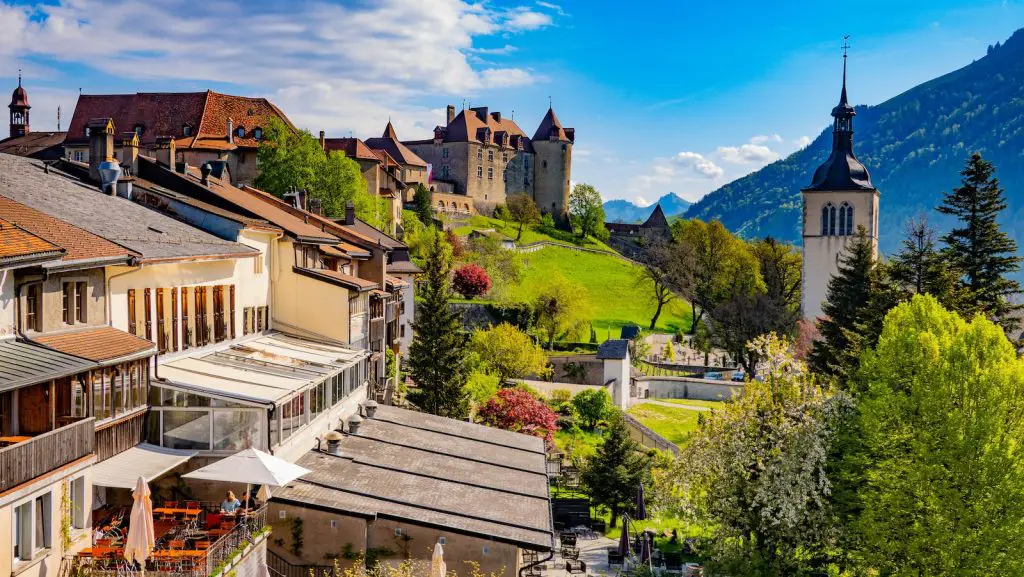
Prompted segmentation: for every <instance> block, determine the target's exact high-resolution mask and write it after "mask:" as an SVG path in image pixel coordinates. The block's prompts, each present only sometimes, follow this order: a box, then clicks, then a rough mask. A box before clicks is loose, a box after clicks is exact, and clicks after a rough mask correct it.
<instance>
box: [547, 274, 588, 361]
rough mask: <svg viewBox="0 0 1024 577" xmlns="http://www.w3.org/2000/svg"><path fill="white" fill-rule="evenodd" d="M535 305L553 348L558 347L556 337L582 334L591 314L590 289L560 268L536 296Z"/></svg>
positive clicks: (550, 345) (549, 343)
mask: <svg viewBox="0 0 1024 577" xmlns="http://www.w3.org/2000/svg"><path fill="white" fill-rule="evenodd" d="M533 309H534V312H535V314H536V315H537V328H538V329H539V330H540V332H541V334H543V335H544V338H545V339H546V340H547V341H548V348H549V349H551V348H553V347H554V344H555V339H557V338H561V337H562V336H563V335H568V336H570V337H575V338H579V335H581V334H583V331H584V330H585V329H586V327H587V321H588V320H589V317H590V301H589V299H588V297H587V290H586V289H585V288H583V287H582V286H581V285H578V284H576V283H573V282H570V281H568V280H566V278H565V277H563V276H562V275H560V274H558V273H557V272H555V273H554V274H552V275H551V278H550V279H549V281H548V283H547V286H545V287H544V288H543V289H541V291H540V294H539V295H537V298H536V299H534V303H533Z"/></svg>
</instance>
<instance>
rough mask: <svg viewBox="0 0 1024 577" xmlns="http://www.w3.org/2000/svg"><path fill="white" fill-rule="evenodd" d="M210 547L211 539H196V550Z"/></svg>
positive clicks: (204, 549)
mask: <svg viewBox="0 0 1024 577" xmlns="http://www.w3.org/2000/svg"><path fill="white" fill-rule="evenodd" d="M209 548H210V542H209V541H196V550H197V551H206V550H207V549H209Z"/></svg>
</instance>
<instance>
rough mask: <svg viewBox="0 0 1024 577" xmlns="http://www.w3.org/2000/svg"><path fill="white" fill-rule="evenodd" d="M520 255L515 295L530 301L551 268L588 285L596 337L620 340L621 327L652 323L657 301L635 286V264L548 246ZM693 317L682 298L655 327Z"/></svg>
mask: <svg viewBox="0 0 1024 577" xmlns="http://www.w3.org/2000/svg"><path fill="white" fill-rule="evenodd" d="M522 259H523V279H522V281H521V282H520V283H519V286H517V287H516V288H515V290H514V291H513V293H512V294H513V298H514V299H515V300H517V301H525V302H530V301H532V300H533V299H534V298H535V297H536V296H537V294H539V292H540V291H541V289H542V288H543V287H544V286H545V284H546V283H547V281H548V280H549V279H550V278H551V273H552V271H558V272H559V273H561V274H562V276H564V277H565V278H566V279H568V280H570V281H572V282H575V283H579V284H581V285H583V287H584V288H586V289H587V294H588V296H589V298H590V306H591V308H592V309H593V319H592V322H593V324H594V330H596V331H597V340H598V341H604V340H605V339H608V338H618V337H619V329H621V328H622V327H623V325H628V324H637V325H640V326H642V327H647V326H648V325H649V324H650V322H651V316H653V315H654V309H655V305H654V304H653V303H652V302H651V301H650V299H649V298H648V294H647V292H648V290H649V289H647V288H637V287H636V284H635V283H636V278H637V271H638V266H637V265H634V264H632V263H629V262H627V261H624V260H622V259H620V258H617V257H613V256H605V255H601V254H594V253H586V252H579V251H574V250H570V249H567V248H558V247H550V246H549V247H546V248H543V249H541V250H539V251H537V252H533V253H529V254H524V255H523V256H522ZM689 318H690V308H689V306H687V305H686V303H684V302H683V301H681V300H676V301H673V302H671V303H669V305H668V306H667V307H666V308H665V310H662V313H661V317H660V318H659V319H658V326H657V329H658V330H659V331H664V332H675V331H677V330H678V329H680V328H688V327H689V326H690V321H689Z"/></svg>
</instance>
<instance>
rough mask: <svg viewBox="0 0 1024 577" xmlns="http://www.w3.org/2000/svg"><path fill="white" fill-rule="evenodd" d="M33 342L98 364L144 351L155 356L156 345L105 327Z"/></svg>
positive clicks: (77, 331)
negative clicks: (153, 353)
mask: <svg viewBox="0 0 1024 577" xmlns="http://www.w3.org/2000/svg"><path fill="white" fill-rule="evenodd" d="M32 340H34V341H35V342H37V343H39V344H41V345H44V346H46V347H49V348H51V349H55V350H58V351H60V352H62V353H67V354H69V355H74V356H76V357H82V358H83V359H89V360H90V361H95V362H98V363H102V362H104V361H109V360H113V359H119V358H122V357H127V356H132V355H136V354H142V353H145V352H147V351H148V352H156V351H155V349H156V345H154V344H153V343H152V342H151V341H147V340H146V339H143V338H140V337H137V336H135V335H133V334H131V333H126V332H124V331H119V330H117V329H115V328H113V327H108V326H101V327H92V328H87V329H82V330H76V331H71V332H66V333H57V334H52V335H44V336H41V337H35V338H34V339H32Z"/></svg>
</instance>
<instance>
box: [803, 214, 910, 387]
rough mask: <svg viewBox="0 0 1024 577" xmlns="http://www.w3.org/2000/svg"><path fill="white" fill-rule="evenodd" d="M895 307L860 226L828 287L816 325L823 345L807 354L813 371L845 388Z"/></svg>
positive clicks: (891, 289) (844, 252)
mask: <svg viewBox="0 0 1024 577" xmlns="http://www.w3.org/2000/svg"><path fill="white" fill-rule="evenodd" d="M897 301H898V299H897V298H896V294H895V292H894V291H893V288H892V286H891V283H890V282H889V281H888V275H887V274H886V271H885V268H884V267H881V266H879V265H878V262H877V261H876V259H875V250H874V245H873V243H872V242H871V239H870V238H869V237H868V235H867V231H866V230H865V229H864V227H863V226H858V227H857V235H856V236H855V237H854V239H853V241H852V242H851V243H850V245H849V246H847V247H846V250H845V251H843V254H842V256H840V261H839V272H838V273H836V274H835V275H834V276H833V277H832V278H831V279H829V281H828V293H827V298H826V300H825V302H824V303H823V304H822V312H823V313H825V317H824V318H822V319H820V320H819V321H818V332H819V333H820V335H821V339H819V340H817V341H815V343H814V347H813V348H812V349H811V355H810V363H809V364H810V366H811V368H812V369H813V370H814V371H815V372H817V373H818V374H821V375H827V376H835V377H838V378H839V380H840V382H842V383H844V384H846V383H848V381H849V378H850V377H851V376H852V375H853V374H854V373H855V372H856V370H857V367H858V364H859V360H860V354H861V352H862V351H863V350H864V349H866V348H870V347H872V346H874V344H875V342H877V340H878V335H879V334H880V333H881V330H882V320H883V319H884V318H885V313H886V312H888V311H889V309H890V308H892V306H893V305H895V304H896V302H897Z"/></svg>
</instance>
